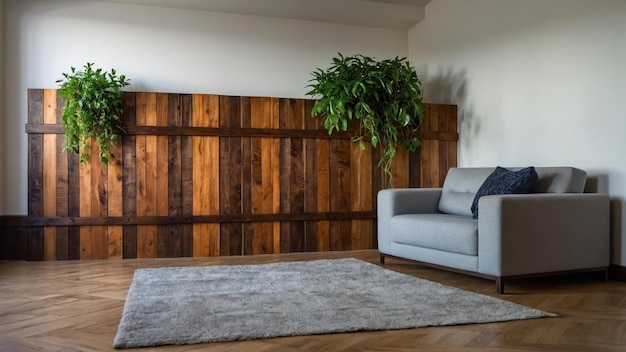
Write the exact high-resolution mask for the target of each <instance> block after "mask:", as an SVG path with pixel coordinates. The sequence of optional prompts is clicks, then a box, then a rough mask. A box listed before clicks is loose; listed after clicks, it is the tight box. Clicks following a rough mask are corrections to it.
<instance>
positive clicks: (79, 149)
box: [57, 62, 129, 164]
mask: <svg viewBox="0 0 626 352" xmlns="http://www.w3.org/2000/svg"><path fill="white" fill-rule="evenodd" d="M57 83H59V84H60V89H59V91H58V94H59V96H60V97H61V98H62V99H63V101H64V111H63V121H62V126H63V131H64V132H65V142H64V144H63V149H64V150H69V151H71V152H72V153H74V154H80V161H81V162H83V163H85V162H87V161H89V157H90V154H89V150H90V148H89V147H90V145H89V143H91V142H92V141H93V139H95V140H96V142H97V143H98V148H99V157H100V161H101V162H102V163H104V164H107V163H108V162H109V159H110V157H111V152H112V151H113V150H114V149H115V147H116V145H117V143H118V142H119V140H120V134H122V133H124V129H123V128H122V126H121V122H122V121H121V117H122V113H123V111H122V107H123V100H122V99H123V92H122V88H123V87H125V86H128V85H129V83H128V80H127V79H126V77H125V76H124V75H120V76H118V75H117V72H116V71H115V69H111V72H106V71H103V70H102V69H100V68H94V67H93V63H89V62H88V63H87V64H85V67H84V70H76V69H75V68H74V67H71V72H70V73H63V78H62V79H60V80H58V81H57Z"/></svg>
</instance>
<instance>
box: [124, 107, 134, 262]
mask: <svg viewBox="0 0 626 352" xmlns="http://www.w3.org/2000/svg"><path fill="white" fill-rule="evenodd" d="M125 106H126V105H125ZM124 112H125V113H126V110H124ZM136 138H137V137H136V136H124V138H123V139H122V158H123V162H122V210H123V214H124V216H136V215H137V173H136V165H137V164H136V153H137V143H136ZM122 246H123V253H122V257H123V258H137V226H124V228H123V230H122Z"/></svg>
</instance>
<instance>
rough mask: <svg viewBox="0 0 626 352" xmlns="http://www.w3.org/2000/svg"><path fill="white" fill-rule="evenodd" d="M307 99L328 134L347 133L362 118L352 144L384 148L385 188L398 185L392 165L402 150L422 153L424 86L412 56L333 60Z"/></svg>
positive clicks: (314, 82) (316, 78)
mask: <svg viewBox="0 0 626 352" xmlns="http://www.w3.org/2000/svg"><path fill="white" fill-rule="evenodd" d="M312 75H313V79H311V80H310V82H311V84H310V85H309V86H308V87H310V88H311V90H310V91H309V92H307V95H310V96H312V97H313V98H315V99H316V101H315V103H314V105H313V108H312V110H311V115H312V116H313V117H318V118H323V119H324V128H325V129H327V130H328V134H332V133H333V131H337V132H339V131H344V132H345V131H347V130H348V124H349V121H351V120H357V123H358V132H357V135H356V136H354V137H352V141H353V142H356V143H359V146H360V147H361V150H363V149H365V143H370V144H371V145H372V147H374V148H378V147H380V148H381V157H380V161H379V163H378V167H379V168H381V169H382V170H383V187H385V188H387V187H393V175H392V171H391V170H392V165H393V158H394V156H395V155H396V148H398V147H401V148H405V149H407V150H408V151H410V152H413V151H415V150H417V148H418V147H419V146H420V143H421V142H420V140H419V138H418V137H417V133H418V128H419V125H420V124H421V123H422V120H423V119H424V108H423V106H422V87H421V82H420V81H419V79H418V78H417V73H416V72H415V69H414V68H413V67H411V66H410V65H409V63H408V61H406V58H398V57H396V58H395V59H387V60H382V61H377V60H375V59H373V58H371V57H367V56H363V55H355V56H348V57H344V56H343V55H341V53H340V54H339V57H335V58H333V61H332V64H331V66H330V67H329V68H328V69H326V70H322V69H319V68H318V69H317V70H316V71H314V72H313V73H312Z"/></svg>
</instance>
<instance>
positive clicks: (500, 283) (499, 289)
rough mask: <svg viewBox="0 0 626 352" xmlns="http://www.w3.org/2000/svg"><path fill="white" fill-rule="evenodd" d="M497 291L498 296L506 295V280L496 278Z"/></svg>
mask: <svg viewBox="0 0 626 352" xmlns="http://www.w3.org/2000/svg"><path fill="white" fill-rule="evenodd" d="M496 291H497V292H498V294H503V293H504V280H502V278H501V277H497V278H496Z"/></svg>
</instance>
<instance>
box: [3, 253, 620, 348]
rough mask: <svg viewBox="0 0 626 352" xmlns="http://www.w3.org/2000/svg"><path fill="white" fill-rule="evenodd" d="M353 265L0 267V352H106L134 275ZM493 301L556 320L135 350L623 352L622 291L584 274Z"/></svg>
mask: <svg viewBox="0 0 626 352" xmlns="http://www.w3.org/2000/svg"><path fill="white" fill-rule="evenodd" d="M345 257H354V258H359V259H362V260H366V261H369V262H373V263H377V262H378V252H377V251H374V250H371V251H354V252H331V253H307V254H287V255H268V256H253V257H221V258H180V259H143V260H142V259H137V260H123V261H114V260H109V261H106V260H104V261H85V262H7V261H4V262H0V352H4V351H11V352H14V351H110V350H112V348H111V345H112V343H113V337H114V336H115V333H116V331H117V326H118V324H119V321H120V317H121V314H122V308H123V306H124V300H125V298H126V293H127V291H128V287H129V285H130V283H131V281H132V277H133V272H134V270H135V269H136V268H145V267H163V266H203V265H216V264H254V263H268V262H276V261H292V260H314V259H327V258H345ZM385 266H386V267H387V268H389V269H392V270H396V271H399V272H403V273H406V274H410V275H415V276H419V277H422V278H425V279H429V280H432V281H437V282H440V283H443V284H446V285H450V286H455V287H459V288H462V289H466V290H469V291H474V292H479V293H483V294H488V295H493V296H498V295H497V294H496V293H495V284H494V283H493V282H491V281H487V280H483V279H479V278H474V277H469V276H464V275H460V274H455V273H449V272H445V271H441V270H436V269H430V268H425V267H421V266H418V265H415V264H413V263H410V262H404V261H399V260H394V259H388V260H387V264H386V265H385ZM505 289H506V292H507V293H506V294H504V295H500V296H499V297H501V298H503V299H507V300H510V301H513V302H516V303H520V304H524V305H527V306H531V307H536V308H539V309H543V310H547V311H551V312H554V313H558V314H559V315H560V317H558V318H548V319H535V320H525V321H513V322H506V323H493V324H477V325H463V326H449V327H434V328H421V329H410V330H397V331H379V332H359V333H350V334H332V335H317V336H302V337H285V338H273V339H266V340H255V341H245V342H230V343H219V344H206V345H189V346H165V347H160V348H150V349H140V350H141V351H371V352H377V351H395V352H400V351H509V352H513V351H515V352H522V351H524V352H528V351H574V352H578V351H580V352H582V351H584V352H588V351H626V284H625V283H620V282H613V281H608V282H601V281H600V280H598V278H597V277H595V276H591V275H576V276H568V277H558V278H542V279H532V280H530V279H529V280H523V281H514V282H508V283H507V285H506V287H505Z"/></svg>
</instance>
